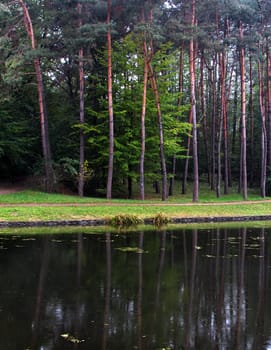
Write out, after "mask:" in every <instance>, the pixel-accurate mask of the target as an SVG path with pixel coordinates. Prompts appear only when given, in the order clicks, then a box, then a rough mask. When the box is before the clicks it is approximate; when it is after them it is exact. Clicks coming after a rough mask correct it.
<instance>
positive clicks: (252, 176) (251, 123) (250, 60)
mask: <svg viewBox="0 0 271 350" xmlns="http://www.w3.org/2000/svg"><path fill="white" fill-rule="evenodd" d="M249 121H250V123H249V124H250V125H249V129H250V157H249V158H250V162H249V174H250V176H249V183H250V185H251V186H252V185H253V183H254V153H255V151H254V116H253V77H252V57H251V56H250V57H249Z"/></svg>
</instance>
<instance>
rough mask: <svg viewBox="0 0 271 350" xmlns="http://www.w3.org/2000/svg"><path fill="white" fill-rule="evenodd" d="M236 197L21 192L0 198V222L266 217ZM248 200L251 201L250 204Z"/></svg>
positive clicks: (256, 200)
mask: <svg viewBox="0 0 271 350" xmlns="http://www.w3.org/2000/svg"><path fill="white" fill-rule="evenodd" d="M241 201H242V197H241V196H240V195H238V194H234V195H232V196H224V197H222V198H220V199H219V200H216V198H215V196H214V195H213V197H212V198H211V199H210V195H208V196H202V197H201V199H200V201H199V203H197V204H192V203H191V197H190V198H189V196H188V195H187V196H179V197H178V198H177V197H175V198H171V199H170V200H169V201H168V202H161V201H160V200H158V199H156V198H154V199H149V200H147V201H145V202H142V201H139V200H112V201H107V200H105V199H96V198H79V197H77V196H66V195H60V194H47V193H42V192H35V191H22V192H17V193H12V194H5V195H1V196H0V205H2V206H1V207H0V221H40V220H43V221H48V220H82V219H83V220H88V219H109V218H113V217H115V216H117V215H119V214H123V215H134V216H137V217H139V218H141V219H144V218H152V217H154V216H156V215H157V214H159V213H163V214H164V215H166V216H167V217H168V218H175V217H178V218H185V217H217V216H229V217H232V216H255V215H270V214H271V202H268V201H262V200H260V197H259V196H258V195H257V194H255V193H251V194H250V196H249V201H246V202H241ZM250 201H253V203H251V202H250Z"/></svg>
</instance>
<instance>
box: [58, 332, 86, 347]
mask: <svg viewBox="0 0 271 350" xmlns="http://www.w3.org/2000/svg"><path fill="white" fill-rule="evenodd" d="M60 336H61V337H62V338H64V339H65V340H67V341H70V342H71V343H74V344H79V343H83V342H84V341H85V340H80V339H77V338H75V337H74V336H73V335H71V334H69V333H65V334H61V335H60Z"/></svg>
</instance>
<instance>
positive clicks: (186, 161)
mask: <svg viewBox="0 0 271 350" xmlns="http://www.w3.org/2000/svg"><path fill="white" fill-rule="evenodd" d="M188 122H189V124H192V110H191V109H190V112H189V119H188ZM190 148H191V136H188V138H187V144H186V157H185V164H184V175H183V181H182V194H186V191H187V177H188V167H189V155H190Z"/></svg>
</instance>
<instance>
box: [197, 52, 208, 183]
mask: <svg viewBox="0 0 271 350" xmlns="http://www.w3.org/2000/svg"><path fill="white" fill-rule="evenodd" d="M200 100H201V113H202V137H203V140H204V148H205V157H206V167H207V175H208V184H210V181H211V166H210V145H209V135H208V127H207V106H206V96H205V88H204V52H203V51H202V53H201V59H200Z"/></svg>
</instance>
